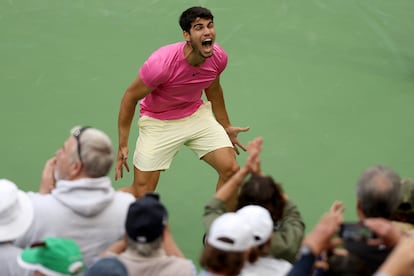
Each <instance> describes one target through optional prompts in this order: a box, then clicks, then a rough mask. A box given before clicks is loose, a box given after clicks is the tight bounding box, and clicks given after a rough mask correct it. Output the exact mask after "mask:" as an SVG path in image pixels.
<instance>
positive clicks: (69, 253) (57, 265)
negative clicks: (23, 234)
mask: <svg viewBox="0 0 414 276" xmlns="http://www.w3.org/2000/svg"><path fill="white" fill-rule="evenodd" d="M17 261H18V263H19V265H20V266H21V267H23V268H25V269H28V270H32V271H39V272H41V273H43V274H46V275H48V276H62V275H77V274H78V273H80V272H81V271H82V270H83V269H84V262H83V256H82V253H81V251H80V248H79V246H78V245H77V244H76V242H74V241H73V240H71V239H63V238H46V239H45V240H44V241H42V242H39V243H34V244H32V245H31V247H29V248H27V249H24V250H23V251H22V253H21V254H20V255H19V256H18V260H17Z"/></svg>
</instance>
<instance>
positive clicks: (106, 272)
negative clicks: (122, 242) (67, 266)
mask: <svg viewBox="0 0 414 276" xmlns="http://www.w3.org/2000/svg"><path fill="white" fill-rule="evenodd" d="M84 276H128V271H127V268H126V266H125V265H124V264H123V263H122V262H121V261H120V260H118V258H115V257H106V258H101V259H98V260H97V261H96V262H94V263H93V264H92V265H91V266H90V267H89V268H88V270H86V272H85V274H84Z"/></svg>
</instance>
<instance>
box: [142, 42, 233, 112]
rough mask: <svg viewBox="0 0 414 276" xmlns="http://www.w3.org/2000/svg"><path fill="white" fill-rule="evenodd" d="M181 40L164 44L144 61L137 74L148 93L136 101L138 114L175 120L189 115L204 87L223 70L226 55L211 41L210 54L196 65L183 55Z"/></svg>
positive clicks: (198, 103)
mask: <svg viewBox="0 0 414 276" xmlns="http://www.w3.org/2000/svg"><path fill="white" fill-rule="evenodd" d="M184 46H185V42H178V43H174V44H170V45H167V46H164V47H162V48H160V49H158V50H156V51H155V52H154V53H152V54H151V56H150V57H149V58H148V59H147V60H146V61H145V63H144V65H143V66H142V67H141V68H140V70H139V77H140V79H141V80H142V81H143V82H144V84H145V85H146V86H148V87H149V88H151V89H152V92H151V93H150V94H148V95H147V96H145V98H143V99H142V100H141V101H140V116H149V117H153V118H156V119H160V120H175V119H181V118H184V117H187V116H189V115H191V114H193V113H194V112H195V111H196V110H197V109H198V108H199V107H200V105H202V104H203V100H202V99H201V96H202V93H203V91H204V89H206V88H207V87H209V86H210V84H211V83H212V82H213V81H214V80H215V79H216V78H217V77H218V76H219V75H220V74H221V72H223V70H224V69H225V68H226V65H227V54H226V52H225V51H224V50H223V48H221V47H220V46H219V45H218V44H214V54H213V56H211V57H210V58H207V59H206V60H205V62H204V63H203V64H202V65H200V66H199V67H195V66H192V65H190V64H189V63H188V62H187V60H186V59H185V58H184Z"/></svg>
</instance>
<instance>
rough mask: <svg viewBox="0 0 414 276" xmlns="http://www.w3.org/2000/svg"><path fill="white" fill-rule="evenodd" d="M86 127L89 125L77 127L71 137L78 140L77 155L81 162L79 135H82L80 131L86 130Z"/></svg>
mask: <svg viewBox="0 0 414 276" xmlns="http://www.w3.org/2000/svg"><path fill="white" fill-rule="evenodd" d="M88 128H91V127H88V126H87V127H81V128H79V129H77V130H75V131H74V132H73V134H72V135H73V137H75V138H76V141H77V142H78V156H79V161H80V162H81V163H82V157H81V143H80V136H81V135H82V132H84V131H85V130H87V129H88Z"/></svg>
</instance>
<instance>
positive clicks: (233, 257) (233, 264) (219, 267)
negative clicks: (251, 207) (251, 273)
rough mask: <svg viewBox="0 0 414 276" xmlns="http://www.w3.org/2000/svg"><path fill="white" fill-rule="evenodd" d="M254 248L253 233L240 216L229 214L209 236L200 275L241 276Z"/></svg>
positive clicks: (201, 261) (213, 226) (201, 259)
mask: <svg viewBox="0 0 414 276" xmlns="http://www.w3.org/2000/svg"><path fill="white" fill-rule="evenodd" d="M253 244H254V240H253V230H252V228H251V227H250V226H249V225H248V224H247V223H246V221H245V220H244V219H243V217H242V216H241V215H239V214H237V213H232V212H228V213H225V214H223V215H221V216H219V217H218V218H217V219H216V220H214V222H213V224H212V225H211V229H210V232H209V233H208V235H207V241H206V245H205V247H204V249H203V251H202V254H201V257H200V265H201V267H202V268H203V270H202V271H201V273H200V274H199V275H200V276H213V275H227V276H235V275H239V273H240V271H241V270H242V268H243V266H244V264H245V262H246V261H247V259H248V256H249V253H250V248H251V247H252V246H253Z"/></svg>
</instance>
